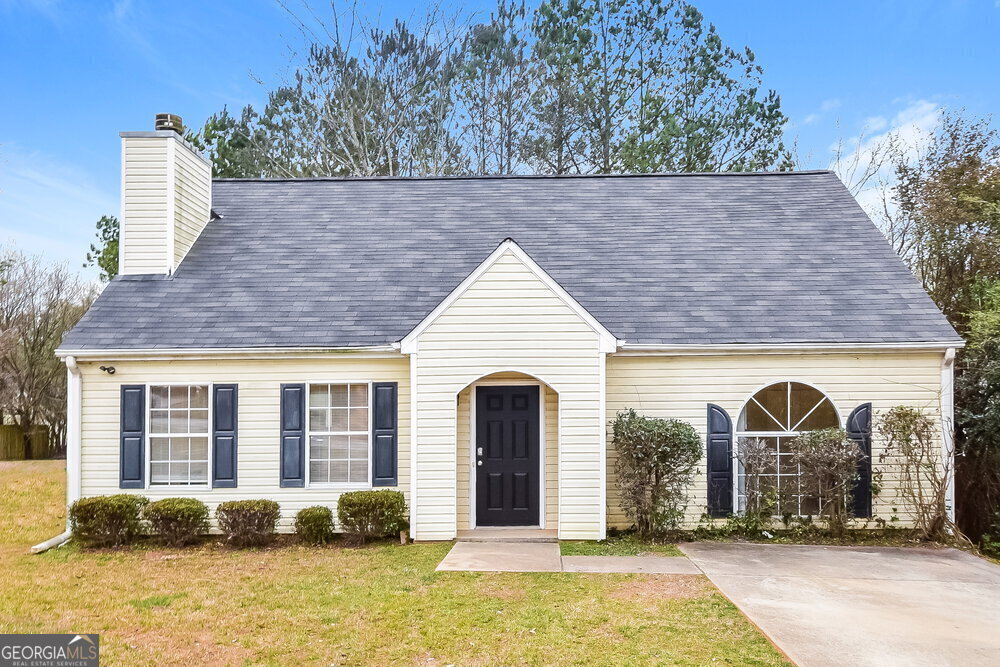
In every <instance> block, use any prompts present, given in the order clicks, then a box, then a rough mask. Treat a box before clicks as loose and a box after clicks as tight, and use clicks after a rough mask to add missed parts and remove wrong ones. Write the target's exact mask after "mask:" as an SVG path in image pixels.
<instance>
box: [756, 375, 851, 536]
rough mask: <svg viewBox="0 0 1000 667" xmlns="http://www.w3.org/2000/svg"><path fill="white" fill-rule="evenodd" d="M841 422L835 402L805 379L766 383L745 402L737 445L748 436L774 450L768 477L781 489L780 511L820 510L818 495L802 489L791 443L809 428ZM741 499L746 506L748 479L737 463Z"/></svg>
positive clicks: (835, 424) (809, 512) (828, 426)
mask: <svg viewBox="0 0 1000 667" xmlns="http://www.w3.org/2000/svg"><path fill="white" fill-rule="evenodd" d="M839 426H840V417H839V415H838V414H837V409H836V407H834V405H833V402H832V401H831V400H830V399H829V398H827V396H826V395H825V394H824V393H823V392H821V391H820V390H819V389H816V388H815V387H812V386H810V385H807V384H804V383H802V382H776V383H774V384H772V385H768V386H767V387H764V388H763V389H761V390H760V391H758V392H757V393H756V394H754V395H753V396H751V397H750V399H749V400H748V401H747V402H746V404H745V405H744V406H743V410H742V411H741V412H740V418H739V421H737V423H736V438H737V444H736V446H737V448H739V446H740V443H742V442H745V441H746V440H747V439H749V438H757V439H760V440H762V441H764V442H765V443H767V446H768V448H769V449H770V450H771V451H772V452H773V454H774V466H773V468H772V469H770V470H769V471H768V472H767V474H765V477H770V478H772V480H771V481H773V482H774V488H776V489H777V491H778V498H779V500H780V503H781V504H780V506H779V507H778V508H777V514H779V515H780V514H784V513H791V514H794V515H797V516H805V515H814V514H816V513H817V512H818V511H819V503H818V501H817V499H816V498H814V497H811V496H809V495H805V494H803V493H802V489H801V487H800V486H799V471H798V469H797V468H796V467H795V466H794V465H792V463H791V453H790V452H789V450H788V443H789V441H791V440H792V439H793V438H795V437H796V436H798V435H799V434H801V433H805V432H806V431H814V430H817V429H821V428H836V427H839ZM738 468H739V470H738V477H737V479H738V482H737V484H738V487H737V488H738V494H737V497H738V502H739V505H738V506H739V509H740V510H741V511H742V510H743V509H744V508H745V506H746V495H745V480H744V476H743V470H742V466H738Z"/></svg>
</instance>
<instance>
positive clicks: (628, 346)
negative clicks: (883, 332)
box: [616, 341, 965, 356]
mask: <svg viewBox="0 0 1000 667" xmlns="http://www.w3.org/2000/svg"><path fill="white" fill-rule="evenodd" d="M964 346H965V343H963V342H956V341H943V342H942V341H927V342H907V343H745V344H734V343H720V344H705V345H657V344H645V343H623V344H622V345H621V347H620V348H619V349H618V351H617V352H616V354H617V355H618V356H682V355H722V354H726V355H731V354H747V353H751V354H807V353H810V352H839V353H851V352H873V351H878V352H892V351H913V350H947V349H948V348H958V347H964Z"/></svg>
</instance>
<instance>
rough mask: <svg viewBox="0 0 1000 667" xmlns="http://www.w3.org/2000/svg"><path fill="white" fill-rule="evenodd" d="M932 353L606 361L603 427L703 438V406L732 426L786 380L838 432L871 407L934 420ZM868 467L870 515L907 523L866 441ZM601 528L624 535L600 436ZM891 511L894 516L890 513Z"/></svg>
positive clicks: (887, 464)
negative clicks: (876, 481)
mask: <svg viewBox="0 0 1000 667" xmlns="http://www.w3.org/2000/svg"><path fill="white" fill-rule="evenodd" d="M941 362H942V353H940V352H913V353H901V352H894V353H877V352H873V353H855V354H846V353H835V352H830V353H818V354H790V355H779V354H759V355H745V356H673V357H670V356H648V357H638V356H610V357H609V358H608V365H607V419H608V421H609V422H610V421H611V420H613V419H614V417H615V414H616V413H617V412H618V411H619V410H622V409H625V408H635V409H636V410H637V411H638V412H640V413H642V414H645V415H649V416H653V417H666V418H675V419H682V420H684V421H687V422H690V423H691V424H692V425H694V427H695V428H696V429H698V432H699V433H700V434H701V435H702V437H703V438H704V436H705V430H706V415H707V405H708V404H709V403H715V404H716V405H719V406H721V407H722V408H724V409H725V410H726V411H727V412H728V413H729V416H730V417H731V418H732V420H733V424H734V427H735V425H736V422H737V420H738V419H739V414H740V410H741V408H742V406H743V403H744V402H745V401H746V400H747V399H749V397H750V396H751V395H753V393H755V392H756V391H757V390H758V389H761V388H762V387H764V386H765V385H768V384H771V383H774V382H781V381H784V380H794V381H799V382H805V383H808V384H811V385H814V386H816V387H817V388H819V389H820V390H822V391H823V392H825V393H826V395H827V396H828V397H829V398H830V400H832V401H833V404H834V406H835V407H836V408H837V412H838V414H839V416H840V421H841V425H843V424H844V422H845V420H846V419H847V417H848V416H849V415H850V413H851V411H852V410H853V409H854V408H856V407H857V406H858V405H861V404H862V403H867V402H871V403H872V407H873V409H874V411H875V414H876V415H878V414H879V413H882V412H884V411H885V410H887V409H889V408H891V407H892V406H895V405H900V404H904V405H911V406H914V407H918V408H921V409H923V410H926V411H927V412H928V413H931V414H933V415H934V416H935V417H936V418H938V416H939V414H940V405H939V399H940V390H941ZM873 440H874V442H873V446H872V449H873V452H872V454H873V456H872V459H873V467H874V469H875V470H876V471H877V470H881V471H882V491H881V493H880V494H879V495H877V496H876V497H875V499H874V504H873V514H874V515H875V516H876V517H880V518H882V519H885V520H887V521H890V520H891V519H892V518H893V516H896V517H897V518H898V519H900V520H901V521H906V520H907V513H906V511H905V508H903V507H901V503H900V502H899V500H898V499H897V497H896V493H897V489H898V486H899V484H898V479H899V475H898V462H896V461H883V462H880V455H881V453H882V452H883V451H884V448H883V446H882V444H881V443H880V442H879V440H878V438H877V437H876V438H874V439H873ZM607 442H608V496H607V497H608V525H609V526H615V527H626V526H627V522H626V520H625V517H624V514H623V513H622V511H621V508H620V506H619V501H618V498H619V494H618V491H617V488H616V486H615V476H614V467H615V459H616V455H615V451H614V446H613V444H612V442H611V436H610V433H609V435H608V441H607ZM706 494H707V485H706V475H705V460H704V459H703V460H702V461H701V464H700V466H699V473H698V476H697V478H696V482H695V484H694V486H693V488H692V493H691V505H690V506H689V508H688V521H689V522H690V523H692V524H693V523H695V522H697V521H698V519H699V517H700V515H701V514H702V512H704V511H705V508H706V504H707V496H706ZM894 508H895V509H894Z"/></svg>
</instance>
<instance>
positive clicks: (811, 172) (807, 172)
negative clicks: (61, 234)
mask: <svg viewBox="0 0 1000 667" xmlns="http://www.w3.org/2000/svg"><path fill="white" fill-rule="evenodd" d="M821 174H833V171H831V170H829V169H802V170H796V171H674V172H655V173H648V174H635V173H628V174H485V175H474V174H464V175H452V176H448V175H434V176H300V177H250V178H213V179H212V180H213V181H216V182H224V183H227V182H228V183H310V182H325V181H333V182H338V181H343V182H348V181H488V180H497V181H500V180H547V179H552V180H561V179H567V180H568V179H577V178H595V179H600V178H609V179H610V178H684V177H690V176H702V177H704V176H725V177H739V176H817V175H821Z"/></svg>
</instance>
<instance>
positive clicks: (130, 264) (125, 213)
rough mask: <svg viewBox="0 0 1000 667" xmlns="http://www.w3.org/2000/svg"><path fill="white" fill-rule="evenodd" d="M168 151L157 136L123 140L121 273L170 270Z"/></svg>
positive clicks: (164, 141)
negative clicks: (168, 246) (168, 248)
mask: <svg viewBox="0 0 1000 667" xmlns="http://www.w3.org/2000/svg"><path fill="white" fill-rule="evenodd" d="M169 149H170V146H169V144H168V143H167V141H166V140H164V139H161V138H158V137H124V138H122V172H123V176H124V178H123V179H122V211H121V219H122V223H123V230H122V247H121V264H122V266H121V273H122V274H126V275H128V274H141V273H166V271H167V269H168V262H169V259H168V254H167V245H168V239H169V231H168V221H169V215H170V213H169V209H170V204H169V200H170V196H171V186H170V174H169V168H168V164H169V159H170V158H169V155H168V151H169Z"/></svg>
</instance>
